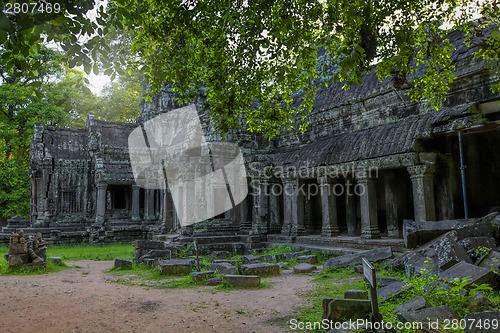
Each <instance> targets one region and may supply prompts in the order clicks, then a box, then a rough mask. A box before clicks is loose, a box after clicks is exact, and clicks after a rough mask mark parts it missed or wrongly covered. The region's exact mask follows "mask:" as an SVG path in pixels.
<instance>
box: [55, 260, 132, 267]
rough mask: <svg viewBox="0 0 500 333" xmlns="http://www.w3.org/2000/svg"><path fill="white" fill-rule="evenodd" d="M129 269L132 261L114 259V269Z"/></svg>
mask: <svg viewBox="0 0 500 333" xmlns="http://www.w3.org/2000/svg"><path fill="white" fill-rule="evenodd" d="M59 259H61V258H59ZM130 267H132V260H125V259H115V265H114V268H130Z"/></svg>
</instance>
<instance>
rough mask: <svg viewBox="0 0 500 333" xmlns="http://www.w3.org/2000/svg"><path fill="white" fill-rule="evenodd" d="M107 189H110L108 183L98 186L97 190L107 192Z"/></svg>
mask: <svg viewBox="0 0 500 333" xmlns="http://www.w3.org/2000/svg"><path fill="white" fill-rule="evenodd" d="M107 188H108V184H106V183H98V184H97V189H98V190H105V189H107Z"/></svg>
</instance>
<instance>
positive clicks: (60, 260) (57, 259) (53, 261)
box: [48, 257, 116, 265]
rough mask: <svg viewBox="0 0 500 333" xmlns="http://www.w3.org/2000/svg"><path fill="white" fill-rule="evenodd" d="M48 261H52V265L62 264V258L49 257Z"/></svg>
mask: <svg viewBox="0 0 500 333" xmlns="http://www.w3.org/2000/svg"><path fill="white" fill-rule="evenodd" d="M48 259H49V260H50V261H52V263H53V264H55V265H60V264H61V263H62V259H61V257H49V258H48ZM115 265H116V260H115Z"/></svg>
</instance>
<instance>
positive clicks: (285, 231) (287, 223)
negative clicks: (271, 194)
mask: <svg viewBox="0 0 500 333" xmlns="http://www.w3.org/2000/svg"><path fill="white" fill-rule="evenodd" d="M292 196H293V185H292V181H291V180H289V179H283V210H284V212H283V213H284V216H283V226H282V228H281V234H282V235H286V236H289V235H290V233H291V230H292Z"/></svg>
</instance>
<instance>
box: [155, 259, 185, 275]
mask: <svg viewBox="0 0 500 333" xmlns="http://www.w3.org/2000/svg"><path fill="white" fill-rule="evenodd" d="M192 267H193V261H192V260H187V259H171V260H160V261H159V262H158V269H159V271H160V274H161V275H184V274H189V273H191V269H192Z"/></svg>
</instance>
